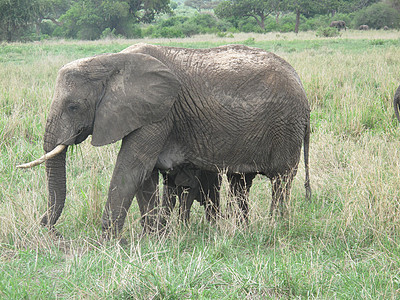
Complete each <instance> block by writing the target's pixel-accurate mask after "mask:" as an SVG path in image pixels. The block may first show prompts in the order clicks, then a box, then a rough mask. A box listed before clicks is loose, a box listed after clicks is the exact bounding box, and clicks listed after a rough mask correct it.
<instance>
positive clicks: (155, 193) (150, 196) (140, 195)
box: [136, 169, 165, 232]
mask: <svg viewBox="0 0 400 300" xmlns="http://www.w3.org/2000/svg"><path fill="white" fill-rule="evenodd" d="M136 200H137V202H138V204H139V210H140V215H141V216H142V218H141V220H140V221H141V224H142V226H143V231H144V232H150V231H152V230H154V228H156V227H158V226H156V224H154V222H155V221H157V222H160V225H161V226H164V225H165V224H164V223H163V220H162V219H161V220H158V219H156V218H154V217H153V218H147V217H146V214H148V213H149V212H151V211H153V210H154V208H155V207H156V206H157V204H158V203H159V190H158V170H156V169H154V170H153V172H152V173H151V175H150V177H149V178H148V179H147V180H145V181H144V182H143V185H142V186H141V187H140V188H139V189H138V190H137V192H136ZM157 225H158V224H157Z"/></svg>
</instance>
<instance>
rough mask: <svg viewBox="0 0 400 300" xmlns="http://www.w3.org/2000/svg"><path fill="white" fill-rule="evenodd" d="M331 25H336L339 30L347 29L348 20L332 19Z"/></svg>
mask: <svg viewBox="0 0 400 300" xmlns="http://www.w3.org/2000/svg"><path fill="white" fill-rule="evenodd" d="M329 27H336V28H337V29H338V30H339V31H340V30H341V29H344V30H346V22H345V21H332V22H331V24H330V25H329Z"/></svg>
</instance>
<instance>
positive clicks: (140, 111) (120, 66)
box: [20, 53, 180, 226]
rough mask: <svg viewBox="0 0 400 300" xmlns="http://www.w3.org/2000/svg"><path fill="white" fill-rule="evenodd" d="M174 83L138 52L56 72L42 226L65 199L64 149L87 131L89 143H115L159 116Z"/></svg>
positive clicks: (46, 144)
mask: <svg viewBox="0 0 400 300" xmlns="http://www.w3.org/2000/svg"><path fill="white" fill-rule="evenodd" d="M179 85H180V84H179V82H178V80H177V78H176V77H175V75H174V74H173V73H172V72H171V71H170V70H169V68H168V67H167V66H165V65H164V64H163V63H161V62H160V61H159V60H157V59H155V58H153V57H151V56H149V55H146V54H140V53H117V54H104V55H99V56H95V57H92V58H86V59H81V60H77V61H75V62H72V63H70V64H67V65H66V66H64V67H63V68H62V69H61V70H60V71H59V73H58V77H57V81H56V87H55V93H54V98H53V102H52V104H51V108H50V113H49V115H48V118H47V123H46V129H45V134H44V144H43V147H44V150H45V152H46V153H47V154H45V155H44V156H43V157H41V158H40V159H39V160H37V161H35V162H32V163H28V164H25V165H21V166H20V167H32V166H34V165H36V164H38V163H41V162H43V161H45V160H47V161H46V172H47V180H48V189H49V207H48V213H47V214H46V215H45V216H44V218H43V219H42V223H43V224H45V225H50V226H52V225H54V224H55V222H56V221H57V219H58V217H59V216H60V214H61V211H62V209H63V206H64V202H65V195H66V179H65V153H66V148H67V147H68V146H69V145H72V144H78V143H80V142H82V141H84V140H85V139H86V138H87V137H88V135H90V134H92V144H93V145H94V146H101V145H105V144H109V143H113V142H116V141H117V140H119V139H121V138H123V137H124V136H126V135H127V134H129V133H130V132H132V131H134V130H136V129H139V128H141V127H143V126H146V125H148V124H151V123H154V122H158V121H160V120H162V119H163V118H165V116H166V115H167V113H168V112H169V110H170V108H171V106H172V105H173V103H174V101H175V99H176V98H177V93H178V91H179Z"/></svg>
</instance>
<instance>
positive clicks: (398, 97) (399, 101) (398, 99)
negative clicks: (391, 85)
mask: <svg viewBox="0 0 400 300" xmlns="http://www.w3.org/2000/svg"><path fill="white" fill-rule="evenodd" d="M393 105H394V113H395V114H396V117H397V120H399V122H400V114H399V105H400V86H399V87H398V88H397V90H396V93H395V94H394V99H393Z"/></svg>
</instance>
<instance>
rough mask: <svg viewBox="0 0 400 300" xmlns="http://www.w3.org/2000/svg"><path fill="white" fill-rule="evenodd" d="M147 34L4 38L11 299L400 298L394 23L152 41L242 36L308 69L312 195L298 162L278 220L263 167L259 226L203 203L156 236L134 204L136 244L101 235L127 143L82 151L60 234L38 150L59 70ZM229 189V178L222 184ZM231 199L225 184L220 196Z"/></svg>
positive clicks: (130, 231)
mask: <svg viewBox="0 0 400 300" xmlns="http://www.w3.org/2000/svg"><path fill="white" fill-rule="evenodd" d="M135 42H143V40H137V41H129V40H115V41H97V42H74V41H59V42H43V43H30V44H3V45H0V298H4V299H21V298H28V299H55V298H67V299H70V298H73V299H81V298H90V299H98V298H104V299H109V298H117V299H137V298H140V299H142V298H145V299H148V298H157V299H164V298H166V299H185V298H190V299H213V298H216V299H220V298H223V299H236V298H249V299H269V298H272V299H274V298H318V299H320V298H322V299H332V298H338V299H352V298H355V299H397V298H400V237H399V235H400V200H399V199H400V192H399V191H400V131H399V127H398V126H399V125H398V122H397V120H396V119H395V117H394V114H393V108H392V99H393V95H394V92H395V90H396V88H397V86H398V85H399V84H400V77H399V66H400V52H399V51H398V47H399V43H400V40H399V39H398V36H397V33H396V32H392V31H389V32H384V31H379V32H378V31H370V32H358V31H347V32H345V33H342V36H341V37H339V38H326V39H321V38H316V37H315V33H302V34H299V35H298V36H295V35H292V34H276V33H274V34H267V35H255V34H249V35H239V34H238V35H236V36H235V38H216V37H215V36H204V37H195V38H193V39H178V40H151V41H147V42H151V43H157V44H164V45H171V46H184V47H193V48H200V47H202V48H204V47H211V46H218V45H222V44H228V43H243V44H247V45H249V46H254V47H260V48H263V49H266V50H269V51H273V52H275V53H277V54H278V55H280V56H282V57H284V58H285V59H286V60H287V61H289V62H290V63H291V64H292V65H293V66H294V67H295V69H296V70H297V71H298V73H299V75H300V77H301V79H302V81H303V84H304V87H305V90H306V92H307V95H308V98H309V101H310V104H311V107H312V113H311V123H312V136H311V149H310V150H311V153H310V163H311V186H312V189H313V196H312V200H311V201H309V202H307V201H306V200H305V199H304V198H305V191H304V186H303V185H304V170H303V168H304V165H303V163H301V164H300V169H299V172H298V175H297V176H296V179H295V182H294V186H293V191H292V198H291V201H290V203H289V205H288V210H289V212H288V215H287V216H286V217H285V218H272V219H271V218H270V217H269V214H268V208H269V205H270V194H271V191H270V185H269V182H268V181H266V180H265V178H262V177H257V178H256V181H255V183H254V186H253V188H252V190H251V194H250V205H251V212H250V223H249V225H248V226H247V227H244V226H238V225H237V224H236V222H235V220H232V219H221V220H219V221H218V222H217V224H215V225H210V224H208V223H207V221H206V220H205V219H204V211H203V209H202V208H201V207H199V205H198V204H197V203H195V204H194V207H193V209H192V217H191V220H192V222H191V224H190V226H189V227H184V226H182V225H180V224H178V222H177V221H176V215H175V218H174V220H173V226H171V229H170V232H169V234H168V235H167V236H165V237H157V236H145V237H142V236H141V235H140V234H141V226H140V222H139V212H138V207H137V204H136V203H135V202H133V204H132V207H131V210H130V212H129V215H128V218H127V221H126V223H125V227H124V228H125V230H126V232H125V233H124V236H125V238H126V239H127V240H128V244H127V245H126V246H120V245H118V244H116V243H115V242H110V243H108V244H106V245H101V246H100V245H98V244H97V242H96V241H97V240H98V239H99V236H100V235H101V228H100V218H101V214H102V210H103V207H104V203H105V201H106V197H107V192H108V184H109V181H110V178H111V173H112V170H113V164H114V161H115V159H116V155H117V153H118V144H117V145H109V146H105V147H100V148H94V147H92V146H91V145H90V141H85V142H84V143H82V144H81V145H80V146H77V147H74V149H73V151H69V152H68V160H67V164H68V165H67V188H68V192H67V193H68V194H67V201H66V206H65V209H64V211H63V214H62V216H61V218H60V220H59V222H58V224H57V229H58V230H59V231H60V232H61V233H62V234H63V235H64V239H63V240H61V241H60V240H57V239H55V238H54V237H53V236H52V235H51V234H50V233H49V232H47V230H46V229H44V228H42V227H41V226H40V225H39V220H40V217H41V214H43V212H44V211H45V207H46V199H47V191H46V178H45V172H44V167H37V168H36V169H33V170H17V169H16V168H15V166H16V165H17V164H19V163H21V162H26V161H28V160H31V159H33V158H36V157H38V156H40V155H41V154H42V152H43V150H42V136H43V131H44V125H45V121H46V117H47V113H48V109H49V105H50V101H51V98H52V94H53V91H54V83H55V78H56V75H57V71H58V69H59V68H60V67H61V66H62V65H63V64H65V63H67V62H70V61H71V60H74V59H77V58H81V57H86V56H91V55H95V54H99V53H106V52H117V51H120V50H122V49H124V48H125V47H127V46H129V45H131V44H132V43H135ZM224 186H226V183H224ZM228 201H231V198H230V195H229V193H228V192H227V191H226V189H223V191H222V205H223V208H222V209H223V211H224V212H225V209H226V203H227V202H228Z"/></svg>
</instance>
